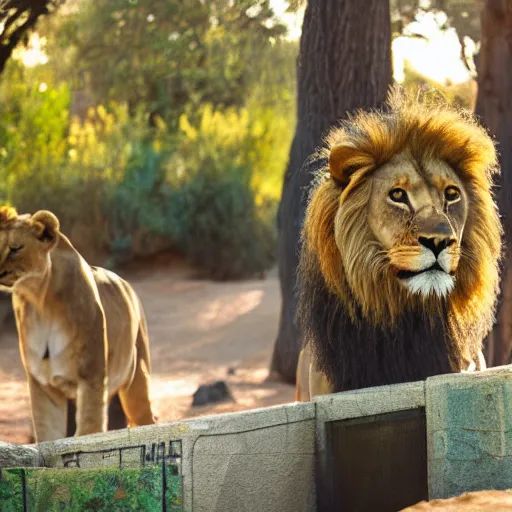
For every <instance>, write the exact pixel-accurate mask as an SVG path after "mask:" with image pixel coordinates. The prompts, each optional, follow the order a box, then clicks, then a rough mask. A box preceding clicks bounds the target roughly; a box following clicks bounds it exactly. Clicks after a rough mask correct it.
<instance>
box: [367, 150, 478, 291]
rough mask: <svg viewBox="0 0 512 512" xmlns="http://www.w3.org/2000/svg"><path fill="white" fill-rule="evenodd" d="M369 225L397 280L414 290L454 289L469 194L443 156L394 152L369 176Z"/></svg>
mask: <svg viewBox="0 0 512 512" xmlns="http://www.w3.org/2000/svg"><path fill="white" fill-rule="evenodd" d="M368 180H370V200H369V204H368V224H369V228H370V230H371V232H372V233H373V236H374V237H375V239H376V240H377V241H378V242H379V244H380V245H381V246H382V248H383V250H385V251H386V252H387V256H388V261H389V266H390V269H391V271H392V273H393V274H394V275H395V276H396V279H398V281H399V282H400V283H401V284H402V285H403V286H405V287H406V289H408V290H409V291H410V292H411V293H415V294H416V293H419V294H422V295H425V296H429V295H431V294H436V295H438V296H445V295H447V294H448V293H449V292H450V291H452V290H453V288H454V284H455V278H456V275H457V266H458V264H459V259H460V254H461V244H462V241H463V240H462V238H463V232H464V226H465V224H466V220H467V215H468V197H467V194H466V191H465V188H464V185H463V183H462V182H461V180H460V179H459V178H458V177H457V174H456V173H455V172H454V170H453V169H452V168H451V167H450V166H449V165H448V164H447V163H445V162H443V161H441V160H436V159H431V160H426V161H422V162H418V161H417V160H416V159H413V158H412V157H411V156H410V155H409V154H408V153H407V152H404V153H401V154H399V155H396V156H395V157H394V158H392V159H391V160H390V161H389V162H388V163H387V164H385V165H384V166H382V167H381V168H379V169H377V170H376V171H375V172H374V173H373V174H372V175H371V176H370V177H368Z"/></svg>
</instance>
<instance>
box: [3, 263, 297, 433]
mask: <svg viewBox="0 0 512 512" xmlns="http://www.w3.org/2000/svg"><path fill="white" fill-rule="evenodd" d="M123 277H125V278H126V279H128V280H129V281H130V282H131V283H132V285H133V286H134V288H135V290H136V291H137V293H138V294H139V296H140V298H141V300H142V303H143V305H144V308H145V311H146V315H147V319H148V327H149V333H150V337H151V355H152V364H153V371H152V375H153V381H152V396H153V401H154V405H155V411H156V414H157V415H158V417H159V423H164V422H168V421H172V420H176V419H180V418H184V417H191V416H197V415H200V414H209V413H217V412H228V411H238V410H244V409H252V408H256V407H265V406H269V405H276V404H280V403H285V402H290V401H293V397H294V388H293V387H292V386H288V385H285V384H280V383H268V382H265V379H266V377H267V373H268V364H269V360H270V356H271V353H272V345H273V342H274V339H275V334H276V329H277V322H278V315H279V308H280V294H279V283H278V280H277V277H276V274H275V272H271V273H270V274H269V276H268V277H267V279H265V280H255V281H242V282H234V283H233V282H231V283H213V282H210V281H203V280H199V279H195V278H194V277H193V273H192V271H191V270H190V269H189V268H187V267H186V266H184V265H180V264H177V263H176V262H173V263H172V265H170V264H168V263H167V264H165V265H162V263H161V262H158V264H156V262H154V266H153V268H152V269H148V268H147V266H146V268H145V269H144V270H140V269H131V271H127V272H126V273H125V274H124V275H123ZM230 368H233V369H234V370H235V371H234V374H233V375H228V369H230ZM217 379H224V380H226V381H227V382H228V385H229V387H230V389H231V391H232V393H233V396H234V400H235V401H234V402H225V403H221V404H217V405H215V406H204V407H200V408H193V409H191V407H190V405H191V400H192V394H193V393H194V391H195V390H196V389H197V387H198V385H199V384H203V383H206V382H210V381H213V380H217ZM29 414H30V412H29V401H28V394H27V390H26V384H25V376H24V371H23V367H22V365H21V361H20V357H19V353H18V347H17V337H16V332H15V330H14V328H13V326H10V327H5V328H4V332H3V333H2V336H1V337H0V440H2V441H11V442H18V443H22V442H27V440H28V435H29V428H30V423H29V417H30V416H29Z"/></svg>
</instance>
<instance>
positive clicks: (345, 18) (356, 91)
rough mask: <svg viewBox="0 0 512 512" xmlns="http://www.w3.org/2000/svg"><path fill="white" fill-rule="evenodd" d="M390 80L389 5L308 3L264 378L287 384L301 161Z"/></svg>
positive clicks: (375, 101)
mask: <svg viewBox="0 0 512 512" xmlns="http://www.w3.org/2000/svg"><path fill="white" fill-rule="evenodd" d="M391 80H392V66H391V23H390V6H389V0H359V1H357V2H355V1H353V0H310V1H309V2H308V6H307V8H306V12H305V16H304V23H303V27H302V36H301V41H300V52H299V58H298V62H297V84H298V87H297V94H298V101H297V109H298V116H297V126H296V131H295V137H294V139H293V142H292V147H291V150H290V157H289V162H288V169H287V171H286V174H285V178H284V184H283V191H282V196H281V202H280V205H279V211H278V230H279V241H278V268H279V280H280V285H281V296H282V305H281V317H280V322H279V331H278V335H277V339H276V342H275V346H274V354H273V356H272V362H271V374H272V375H278V376H279V377H281V378H283V379H284V380H285V381H287V382H290V383H293V382H295V371H296V367H297V360H298V354H299V351H300V347H301V335H300V333H299V332H298V331H297V327H296V324H295V321H294V317H295V311H296V307H297V299H296V290H295V284H296V269H297V265H298V253H299V250H300V247H299V243H300V230H301V226H302V221H303V218H304V212H305V208H306V200H307V194H306V193H305V191H306V190H307V188H308V186H309V184H310V182H311V172H310V169H307V168H303V167H302V166H303V163H304V161H305V160H306V159H307V158H308V157H309V156H310V155H311V154H312V153H314V152H315V150H316V149H317V148H318V147H319V146H320V145H321V143H322V137H323V136H325V135H326V133H327V132H328V130H329V128H330V127H332V126H333V125H335V124H336V122H337V121H338V120H340V119H342V118H345V117H346V115H347V112H350V111H353V110H355V109H359V108H365V109H366V108H375V107H380V106H381V105H382V103H383V101H384V100H385V97H386V93H387V91H388V87H389V85H390V83H391Z"/></svg>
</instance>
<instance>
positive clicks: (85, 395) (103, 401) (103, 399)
mask: <svg viewBox="0 0 512 512" xmlns="http://www.w3.org/2000/svg"><path fill="white" fill-rule="evenodd" d="M107 407H108V402H107V387H106V386H105V382H104V380H103V376H101V378H93V379H90V380H89V379H88V380H81V381H79V383H78V388H77V393H76V433H75V435H76V436H85V435H87V434H95V433H96V432H105V431H106V430H107Z"/></svg>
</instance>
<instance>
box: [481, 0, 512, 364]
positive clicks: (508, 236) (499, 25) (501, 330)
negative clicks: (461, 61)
mask: <svg viewBox="0 0 512 512" xmlns="http://www.w3.org/2000/svg"><path fill="white" fill-rule="evenodd" d="M481 24H482V36H481V49H480V52H479V55H478V62H477V64H478V98H477V103H476V109H475V112H476V114H477V115H478V116H479V117H480V119H481V121H482V122H483V124H484V125H485V126H486V127H487V128H488V129H489V131H490V132H491V134H492V135H493V136H494V137H495V138H496V141H497V143H498V150H499V153H500V155H499V159H500V166H501V177H500V180H499V183H498V185H499V188H498V194H497V201H498V206H499V209H500V214H501V215H502V218H503V226H504V230H505V256H506V257H505V260H504V262H503V270H502V278H501V294H500V302H499V307H498V314H497V321H496V324H495V326H494V329H493V331H492V332H491V334H490V335H489V337H488V338H487V340H486V343H485V354H484V355H485V358H486V362H487V365H488V366H499V365H503V364H509V363H510V362H511V350H512V259H511V258H510V248H511V247H512V145H511V144H510V140H511V138H512V74H511V73H510V66H512V0H487V2H486V3H485V6H484V8H483V10H482V14H481Z"/></svg>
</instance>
